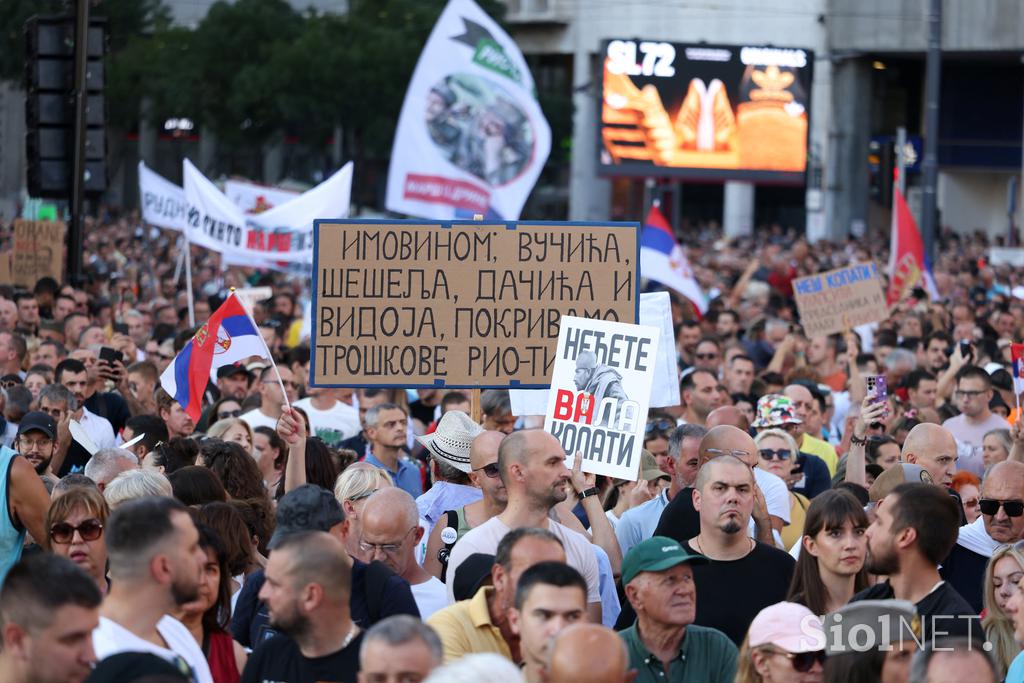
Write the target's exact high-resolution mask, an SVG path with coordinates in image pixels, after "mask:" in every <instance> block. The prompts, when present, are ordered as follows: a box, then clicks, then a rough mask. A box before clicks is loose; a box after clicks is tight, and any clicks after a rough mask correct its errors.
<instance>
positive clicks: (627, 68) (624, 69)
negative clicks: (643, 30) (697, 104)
mask: <svg viewBox="0 0 1024 683" xmlns="http://www.w3.org/2000/svg"><path fill="white" fill-rule="evenodd" d="M675 61H676V48H675V46H674V45H672V43H657V42H652V41H647V40H645V41H642V42H641V43H639V44H637V42H636V41H635V40H612V41H610V42H609V43H608V70H609V71H610V72H611V73H613V74H624V75H626V76H648V77H651V76H653V77H658V78H672V77H673V76H675V75H676V68H675Z"/></svg>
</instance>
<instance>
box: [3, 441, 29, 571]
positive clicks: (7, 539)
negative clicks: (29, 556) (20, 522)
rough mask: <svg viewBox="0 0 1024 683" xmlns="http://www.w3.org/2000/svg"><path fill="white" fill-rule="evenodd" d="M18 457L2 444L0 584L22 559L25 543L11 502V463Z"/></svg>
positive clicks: (22, 530)
mask: <svg viewBox="0 0 1024 683" xmlns="http://www.w3.org/2000/svg"><path fill="white" fill-rule="evenodd" d="M17 457H19V456H18V454H17V453H15V452H14V451H12V450H11V449H10V448H7V447H6V446H0V503H2V504H3V507H4V509H3V510H0V585H3V582H4V579H5V578H6V577H7V572H9V571H11V567H13V566H14V565H15V564H16V563H17V562H18V560H20V559H21V548H22V546H24V545H25V530H24V529H19V528H18V527H16V526H14V520H13V519H11V506H10V504H9V500H10V490H9V488H8V484H9V483H10V479H11V477H10V472H11V464H12V463H13V462H14V459H15V458H17Z"/></svg>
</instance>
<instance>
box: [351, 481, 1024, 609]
mask: <svg viewBox="0 0 1024 683" xmlns="http://www.w3.org/2000/svg"><path fill="white" fill-rule="evenodd" d="M1022 467H1024V466H1022ZM362 521H363V536H362V538H360V539H359V550H360V551H361V552H362V553H363V556H362V559H363V560H365V561H366V562H373V561H374V560H379V561H380V562H383V563H384V564H385V565H387V566H388V568H389V569H390V570H391V571H393V572H395V573H396V574H398V575H399V576H401V577H402V578H403V579H405V580H406V581H408V582H409V586H410V588H412V595H413V597H414V598H415V599H416V607H418V608H419V611H420V616H421V617H422V618H424V619H426V618H427V617H429V616H430V615H431V614H433V613H434V612H436V611H437V610H439V609H441V608H443V607H445V606H447V605H448V598H447V595H446V594H445V589H444V584H443V583H441V582H440V581H439V580H438V579H437V577H434V576H431V575H430V574H429V573H428V572H427V571H426V570H424V569H423V567H421V566H420V565H419V564H418V563H417V562H416V557H415V553H416V546H417V545H419V542H420V539H421V538H423V527H421V526H420V525H419V513H418V511H417V510H416V501H415V500H413V498H412V496H410V495H409V494H408V493H406V492H405V491H403V490H402V489H400V488H396V487H394V486H387V487H384V488H382V489H380V490H378V491H377V492H376V493H374V494H373V495H372V496H370V498H369V499H368V500H367V501H366V505H365V506H364V507H363V513H362Z"/></svg>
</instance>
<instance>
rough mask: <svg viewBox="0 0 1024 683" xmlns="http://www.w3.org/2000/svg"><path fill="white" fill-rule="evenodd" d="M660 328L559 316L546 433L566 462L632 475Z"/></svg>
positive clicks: (637, 468)
mask: <svg viewBox="0 0 1024 683" xmlns="http://www.w3.org/2000/svg"><path fill="white" fill-rule="evenodd" d="M659 334H660V333H659V331H658V328H656V327H650V326H647V325H630V324H627V323H617V322H609V321H605V320H590V319H587V318H576V317H572V316H562V321H561V327H560V330H559V334H558V347H557V351H556V355H555V366H554V371H553V373H552V377H551V391H550V394H549V403H548V410H547V413H546V417H545V419H544V430H545V431H547V432H550V433H551V434H553V435H554V437H555V438H556V439H558V441H559V443H561V444H562V448H563V449H565V453H566V465H567V466H571V465H572V461H573V459H574V457H575V455H576V454H577V453H579V454H580V455H581V457H582V458H583V464H582V470H583V471H584V472H593V473H595V474H604V475H607V476H610V477H617V478H619V479H629V480H636V478H637V476H638V474H639V471H640V451H641V450H642V449H643V445H644V429H645V427H646V423H647V409H648V407H649V406H648V404H649V401H650V395H651V385H652V384H653V382H654V369H655V365H656V363H657V358H658V337H659Z"/></svg>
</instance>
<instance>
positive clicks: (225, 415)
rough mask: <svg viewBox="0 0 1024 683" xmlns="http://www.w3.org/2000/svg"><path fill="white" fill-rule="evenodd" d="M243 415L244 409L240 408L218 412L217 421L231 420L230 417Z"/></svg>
mask: <svg viewBox="0 0 1024 683" xmlns="http://www.w3.org/2000/svg"><path fill="white" fill-rule="evenodd" d="M241 414H242V409H241V408H239V409H238V410H218V411H217V419H218V420H224V419H226V418H229V417H238V416H239V415H241Z"/></svg>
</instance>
